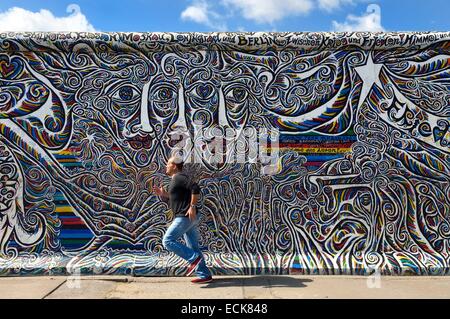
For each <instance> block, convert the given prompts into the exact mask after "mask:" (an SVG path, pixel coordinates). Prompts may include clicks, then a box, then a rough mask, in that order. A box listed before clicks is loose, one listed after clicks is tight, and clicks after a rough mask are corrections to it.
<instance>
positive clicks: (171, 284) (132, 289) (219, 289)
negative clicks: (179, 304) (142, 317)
mask: <svg viewBox="0 0 450 319" xmlns="http://www.w3.org/2000/svg"><path fill="white" fill-rule="evenodd" d="M191 279H193V277H191V278H186V277H175V278H168V277H153V278H152V277H150V278H133V281H131V282H128V283H118V284H117V286H116V288H115V290H114V291H112V292H110V293H109V294H108V296H107V298H135V299H143V298H144V299H147V298H152V299H236V298H239V299H243V298H244V293H243V289H242V279H241V278H234V279H228V278H227V279H226V281H227V282H228V283H230V282H229V280H231V281H232V283H230V284H224V282H223V281H222V279H220V278H217V279H215V280H214V281H213V282H212V283H209V284H202V285H194V284H192V283H191V282H190V281H191Z"/></svg>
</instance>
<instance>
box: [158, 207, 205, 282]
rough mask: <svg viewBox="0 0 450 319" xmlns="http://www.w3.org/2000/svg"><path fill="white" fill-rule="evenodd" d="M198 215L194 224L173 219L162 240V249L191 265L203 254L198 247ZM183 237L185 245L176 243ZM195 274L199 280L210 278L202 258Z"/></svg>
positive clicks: (179, 218) (186, 220)
mask: <svg viewBox="0 0 450 319" xmlns="http://www.w3.org/2000/svg"><path fill="white" fill-rule="evenodd" d="M198 221H199V220H198V215H197V217H196V219H195V221H194V222H191V221H190V220H189V218H187V217H175V219H174V220H173V222H172V224H171V225H170V227H169V228H168V229H167V231H166V234H165V235H164V238H163V245H164V247H165V248H166V249H167V250H168V251H171V252H173V253H175V254H176V255H178V256H180V257H181V258H183V259H184V260H186V261H187V262H188V263H192V262H193V261H194V260H195V259H197V257H198V256H202V257H203V254H202V252H201V251H200V248H199V246H198V239H199V235H198V230H197V225H198ZM181 236H183V237H184V240H185V242H186V245H183V244H182V243H180V242H178V239H179V238H181ZM195 273H196V274H197V276H198V277H200V278H207V277H209V276H211V272H210V271H209V269H208V267H206V263H205V259H204V258H202V261H201V262H200V264H199V266H198V267H197V269H196V271H195Z"/></svg>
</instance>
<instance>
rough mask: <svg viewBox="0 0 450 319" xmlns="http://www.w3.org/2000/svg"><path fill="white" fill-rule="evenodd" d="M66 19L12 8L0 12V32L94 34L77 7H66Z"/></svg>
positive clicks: (43, 10) (46, 13) (46, 12)
mask: <svg viewBox="0 0 450 319" xmlns="http://www.w3.org/2000/svg"><path fill="white" fill-rule="evenodd" d="M67 13H70V14H69V15H68V16H66V17H55V16H54V15H53V13H52V12H50V11H49V10H46V9H41V10H40V11H39V12H31V11H28V10H25V9H23V8H18V7H13V8H10V9H8V10H6V11H4V12H0V30H1V31H18V32H19V31H79V32H81V31H86V32H95V31H96V30H95V28H94V27H93V26H92V24H90V23H89V21H88V20H87V18H86V16H85V15H84V14H83V13H82V12H81V10H80V7H79V6H78V5H74V4H71V5H69V6H68V7H67Z"/></svg>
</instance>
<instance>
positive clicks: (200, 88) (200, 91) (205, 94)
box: [191, 83, 214, 101]
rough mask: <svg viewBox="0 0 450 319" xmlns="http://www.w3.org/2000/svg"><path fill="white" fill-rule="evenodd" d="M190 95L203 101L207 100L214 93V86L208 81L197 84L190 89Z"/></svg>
mask: <svg viewBox="0 0 450 319" xmlns="http://www.w3.org/2000/svg"><path fill="white" fill-rule="evenodd" d="M191 95H192V96H193V97H194V98H197V99H200V100H203V101H206V100H209V99H211V98H212V97H213V95H214V87H213V86H212V85H211V84H209V83H206V84H198V85H196V86H195V88H194V89H192V90H191Z"/></svg>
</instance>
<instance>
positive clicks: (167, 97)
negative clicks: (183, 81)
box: [149, 85, 177, 104]
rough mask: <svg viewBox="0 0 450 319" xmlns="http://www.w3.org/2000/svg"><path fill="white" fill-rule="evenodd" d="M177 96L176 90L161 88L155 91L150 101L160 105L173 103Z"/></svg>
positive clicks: (166, 87) (164, 86)
mask: <svg viewBox="0 0 450 319" xmlns="http://www.w3.org/2000/svg"><path fill="white" fill-rule="evenodd" d="M176 96H177V94H176V91H175V88H174V87H171V86H167V85H163V86H159V87H157V88H155V89H153V90H152V91H151V92H150V95H149V97H150V100H152V101H154V102H157V103H160V104H167V103H171V102H172V101H173V100H174V99H175V98H176Z"/></svg>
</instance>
